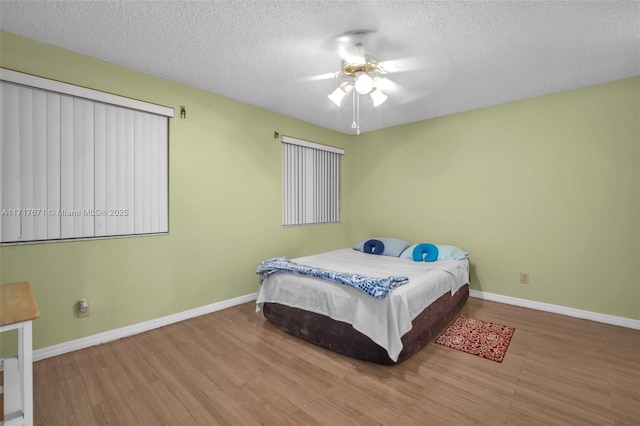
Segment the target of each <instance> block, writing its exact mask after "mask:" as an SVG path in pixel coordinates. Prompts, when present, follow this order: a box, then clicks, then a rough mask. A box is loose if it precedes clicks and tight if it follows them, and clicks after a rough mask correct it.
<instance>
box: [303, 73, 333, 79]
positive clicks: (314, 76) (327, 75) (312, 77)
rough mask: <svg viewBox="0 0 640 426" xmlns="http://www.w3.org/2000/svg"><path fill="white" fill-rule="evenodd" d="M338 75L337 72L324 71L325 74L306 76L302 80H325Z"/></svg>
mask: <svg viewBox="0 0 640 426" xmlns="http://www.w3.org/2000/svg"><path fill="white" fill-rule="evenodd" d="M335 76H336V72H335V71H334V72H328V73H324V74H317V75H312V76H309V77H304V78H302V81H323V80H331V79H332V78H335Z"/></svg>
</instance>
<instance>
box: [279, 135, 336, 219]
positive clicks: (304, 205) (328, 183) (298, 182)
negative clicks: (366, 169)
mask: <svg viewBox="0 0 640 426" xmlns="http://www.w3.org/2000/svg"><path fill="white" fill-rule="evenodd" d="M281 142H282V225H283V226H300V225H312V224H323V223H339V222H340V195H341V163H342V161H341V160H342V155H344V149H342V148H336V147H333V146H329V145H322V144H318V143H315V142H310V141H306V140H303V139H297V138H292V137H290V136H282V137H281Z"/></svg>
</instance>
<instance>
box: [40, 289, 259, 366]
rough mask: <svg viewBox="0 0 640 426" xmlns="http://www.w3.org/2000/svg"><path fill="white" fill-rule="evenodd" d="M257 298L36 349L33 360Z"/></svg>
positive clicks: (239, 299) (241, 298)
mask: <svg viewBox="0 0 640 426" xmlns="http://www.w3.org/2000/svg"><path fill="white" fill-rule="evenodd" d="M257 296H258V294H257V293H251V294H247V295H244V296H239V297H235V298H233V299H228V300H223V301H221V302H216V303H212V304H210V305H206V306H200V307H198V308H194V309H189V310H187V311H182V312H178V313H176V314H172V315H167V316H165V317H161V318H155V319H152V320H150V321H145V322H141V323H138V324H133V325H129V326H126V327H122V328H116V329H115V330H109V331H105V332H104V333H98V334H93V335H91V336H87V337H82V338H80V339H76V340H71V341H69V342H64V343H60V344H59V345H53V346H48V347H46V348H42V349H36V350H34V351H33V360H34V361H40V360H42V359H45V358H50V357H52V356H57V355H62V354H65V353H68V352H73V351H77V350H79V349H84V348H88V347H90V346H95V345H99V344H102V343H107V342H111V341H113V340H117V339H121V338H123V337H128V336H133V335H134V334H138V333H142V332H145V331H149V330H153V329H154V328H159V327H163V326H165V325H169V324H173V323H176V322H180V321H184V320H186V319H189V318H194V317H197V316H200V315H205V314H210V313H211V312H215V311H220V310H222V309H226V308H230V307H232V306H236V305H241V304H243V303H246V302H250V301H252V300H256V298H257Z"/></svg>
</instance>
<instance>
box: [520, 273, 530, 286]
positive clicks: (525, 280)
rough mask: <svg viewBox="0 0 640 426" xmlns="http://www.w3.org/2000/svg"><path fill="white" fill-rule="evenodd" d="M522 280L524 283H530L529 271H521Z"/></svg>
mask: <svg viewBox="0 0 640 426" xmlns="http://www.w3.org/2000/svg"><path fill="white" fill-rule="evenodd" d="M520 282H521V283H522V284H529V273H528V272H520Z"/></svg>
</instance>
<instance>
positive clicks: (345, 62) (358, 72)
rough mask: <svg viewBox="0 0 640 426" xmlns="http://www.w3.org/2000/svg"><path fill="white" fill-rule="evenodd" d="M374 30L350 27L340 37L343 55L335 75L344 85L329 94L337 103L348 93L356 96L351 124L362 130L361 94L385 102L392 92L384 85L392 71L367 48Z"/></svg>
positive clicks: (358, 131)
mask: <svg viewBox="0 0 640 426" xmlns="http://www.w3.org/2000/svg"><path fill="white" fill-rule="evenodd" d="M373 32H374V31H372V30H356V31H350V32H348V33H346V34H344V35H343V36H340V37H338V38H337V39H336V40H337V41H338V54H339V56H340V58H341V59H342V63H341V66H340V70H339V71H337V72H335V73H333V74H332V77H333V78H336V79H340V80H342V82H341V83H340V85H339V86H338V87H337V88H336V89H335V90H334V91H333V92H332V93H331V94H329V95H328V98H329V99H330V100H331V101H332V102H333V103H334V104H336V105H337V106H340V105H341V104H342V100H343V99H344V98H345V96H346V95H347V94H351V96H352V110H353V123H352V124H351V128H353V129H354V130H355V131H356V134H358V135H359V134H360V95H369V96H370V97H371V100H372V102H373V106H374V107H377V106H379V105H382V104H383V103H384V102H385V101H386V100H387V98H388V96H387V95H386V94H385V93H384V92H383V91H382V88H381V87H382V86H383V85H385V84H386V86H387V87H390V85H391V84H392V83H391V82H390V81H389V80H387V79H386V78H385V77H383V75H385V74H387V73H388V72H390V71H389V70H388V69H387V68H386V67H385V63H383V62H378V61H377V60H376V59H375V58H374V57H373V56H372V55H369V54H368V53H366V52H365V43H366V42H367V41H368V38H369V35H370V34H372V33H373Z"/></svg>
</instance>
